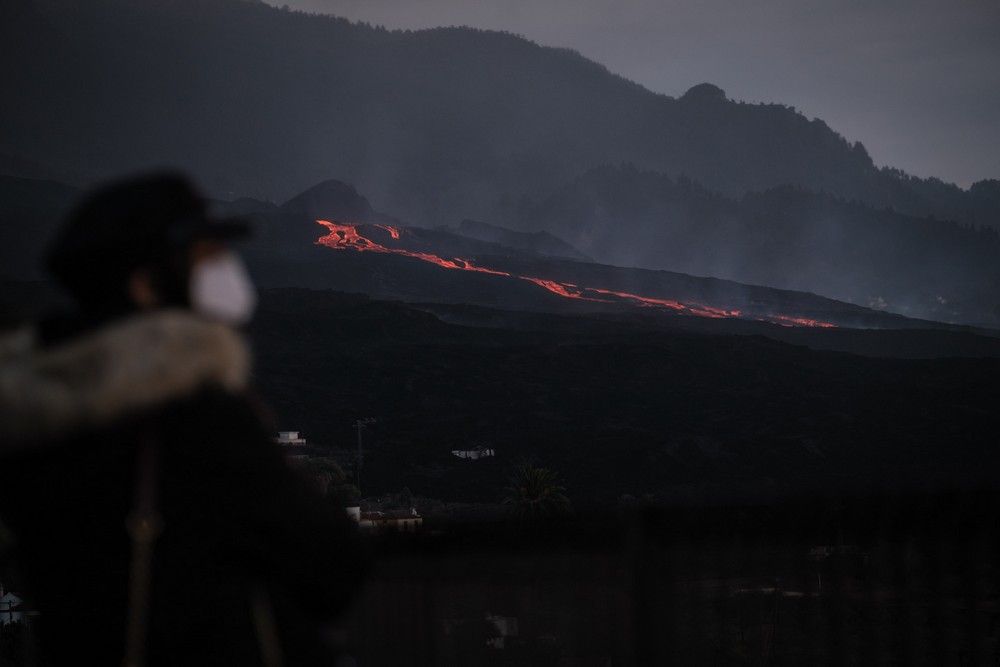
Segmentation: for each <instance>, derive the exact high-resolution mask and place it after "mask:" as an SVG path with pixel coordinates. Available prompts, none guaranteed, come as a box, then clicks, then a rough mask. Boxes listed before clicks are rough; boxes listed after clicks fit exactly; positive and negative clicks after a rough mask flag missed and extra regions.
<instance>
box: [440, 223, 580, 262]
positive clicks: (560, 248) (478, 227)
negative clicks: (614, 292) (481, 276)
mask: <svg viewBox="0 0 1000 667" xmlns="http://www.w3.org/2000/svg"><path fill="white" fill-rule="evenodd" d="M440 229H441V230H442V231H447V232H453V233H455V234H460V235H462V236H466V237H468V238H472V239H479V240H480V241H489V242H491V243H499V244H500V245H504V246H507V247H508V248H517V249H519V250H527V251H529V252H533V253H537V254H539V255H549V256H552V257H564V258H567V259H582V260H588V259H590V258H589V257H587V256H586V255H584V254H583V253H582V252H580V251H579V250H577V249H576V248H574V247H573V246H572V245H570V244H569V243H566V242H565V241H563V240H562V239H561V238H559V237H558V236H553V235H552V234H550V233H548V232H546V231H540V232H516V231H514V230H512V229H507V228H506V227H500V226H497V225H491V224H489V223H488V222H479V221H478V220H463V221H462V222H461V223H459V224H458V226H457V227H447V226H444V227H441V228H440Z"/></svg>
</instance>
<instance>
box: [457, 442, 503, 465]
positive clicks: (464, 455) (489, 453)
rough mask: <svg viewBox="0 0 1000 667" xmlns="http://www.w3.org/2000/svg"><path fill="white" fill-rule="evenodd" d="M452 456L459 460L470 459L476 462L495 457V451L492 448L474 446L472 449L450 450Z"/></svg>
mask: <svg viewBox="0 0 1000 667" xmlns="http://www.w3.org/2000/svg"><path fill="white" fill-rule="evenodd" d="M451 454H452V456H457V457H458V458H460V459H471V460H473V461H477V460H479V459H485V458H490V457H493V456H496V451H494V450H493V448H492V447H487V446H486V445H476V446H475V447H473V448H472V449H453V450H451Z"/></svg>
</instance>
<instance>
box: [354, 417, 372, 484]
mask: <svg viewBox="0 0 1000 667" xmlns="http://www.w3.org/2000/svg"><path fill="white" fill-rule="evenodd" d="M374 423H375V418H374V417H365V418H364V419H359V420H357V421H356V422H354V428H355V429H357V431H358V456H357V461H356V463H355V466H354V474H355V476H356V477H357V483H358V494H359V495H361V466H362V465H363V464H364V461H365V454H364V449H362V442H361V432H362V431H364V429H365V427H366V426H368V424H374Z"/></svg>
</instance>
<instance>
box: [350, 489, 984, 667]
mask: <svg viewBox="0 0 1000 667" xmlns="http://www.w3.org/2000/svg"><path fill="white" fill-rule="evenodd" d="M997 507H998V505H997V500H996V498H995V497H992V496H988V495H978V496H969V495H963V496H948V497H942V496H934V497H921V498H908V499H905V500H903V499H899V498H896V499H876V500H871V499H869V500H866V501H864V502H858V501H852V502H844V501H837V502H799V503H791V504H788V505H784V506H780V507H763V508H714V509H704V508H688V509H678V510H671V511H663V510H659V511H655V510H632V511H623V512H621V513H619V514H615V515H613V516H612V515H605V516H602V517H592V518H589V519H586V518H573V519H569V520H565V519H564V520H561V521H551V522H548V523H544V524H523V523H517V522H512V523H503V524H496V523H493V524H479V525H475V524H466V525H451V526H447V527H445V528H444V529H443V531H442V532H439V533H438V532H435V531H434V528H433V526H428V527H427V528H428V530H427V531H425V533H424V534H422V535H416V536H396V537H391V536H386V537H384V538H382V539H381V540H380V541H379V543H378V544H379V546H378V551H379V553H380V559H379V561H378V563H377V566H376V569H375V571H374V573H373V576H372V577H371V579H370V581H369V583H368V584H367V586H366V588H365V590H364V592H363V594H362V596H361V598H360V599H359V601H358V603H357V604H356V606H355V608H354V610H353V612H352V613H351V615H350V617H349V619H348V621H347V623H346V636H347V641H348V645H349V648H350V651H351V653H352V655H353V656H354V657H355V658H356V659H357V661H358V662H359V663H360V664H362V665H431V664H440V665H602V666H604V665H666V664H681V665H689V664H694V665H703V664H704V665H728V664H733V665H737V664H738V665H745V664H753V665H765V664H766V665H778V664H785V665H823V664H835V665H844V664H927V665H983V664H1000V645H998V638H1000V606H998V600H1000V598H998V571H997V568H998V556H1000V541H998V535H1000V530H998V527H997V522H996V519H997V517H998V513H997Z"/></svg>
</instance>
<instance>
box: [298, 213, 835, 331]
mask: <svg viewBox="0 0 1000 667" xmlns="http://www.w3.org/2000/svg"><path fill="white" fill-rule="evenodd" d="M316 222H317V223H318V224H320V225H322V226H324V227H326V229H327V234H326V235H325V236H322V237H320V238H319V239H317V240H316V243H317V245H324V246H326V247H328V248H331V249H333V250H356V251H358V252H376V253H381V254H386V255H400V256H402V257H412V258H414V259H419V260H422V261H424V262H429V263H431V264H435V265H437V266H439V267H441V268H443V269H451V270H459V271H472V272H475V273H486V274H490V275H494V276H502V277H505V278H519V279H521V280H526V281H528V282H530V283H532V284H534V285H538V286H539V287H541V288H543V289H545V290H548V291H549V292H551V293H552V294H556V295H558V296H560V297H563V298H565V299H577V300H580V301H592V302H597V303H616V302H621V301H624V302H627V303H631V304H634V305H638V306H642V307H652V308H666V309H668V310H672V311H675V312H678V313H683V314H685V315H692V316H694V317H708V318H712V319H722V318H743V317H745V315H744V314H743V312H742V311H740V310H727V309H724V308H717V307H715V306H707V305H704V304H695V303H682V302H680V301H675V300H673V299H661V298H658V297H651V296H642V295H640V294H633V293H631V292H622V291H618V290H612V289H606V288H603V287H580V286H578V285H575V284H573V283H564V282H559V281H557V280H549V279H546V278H537V277H534V276H518V275H512V274H510V273H507V272H506V271H500V270H497V269H491V268H487V267H484V266H477V265H476V264H474V263H472V262H470V261H469V260H467V259H461V258H459V257H452V258H447V257H440V256H438V255H433V254H431V253H426V252H419V251H415V250H407V249H406V248H390V247H388V246H384V245H382V244H380V243H377V242H375V241H373V240H371V239H369V238H367V237H365V236H362V235H361V233H360V232H359V231H358V225H349V224H344V223H341V222H330V221H329V220H317V221H316ZM373 226H374V227H377V228H378V229H381V230H383V231H385V232H387V233H388V234H389V236H390V237H391V238H392V239H393V240H394V241H399V240H401V238H402V235H403V230H401V229H400V228H399V227H392V226H390V225H373ZM754 319H757V320H759V321H761V322H771V323H773V324H778V325H781V326H786V327H817V328H823V329H829V328H835V327H836V326H837V325H835V324H832V323H830V322H823V321H821V320H815V319H811V318H808V317H794V316H791V315H767V316H762V317H756V318H754Z"/></svg>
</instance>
